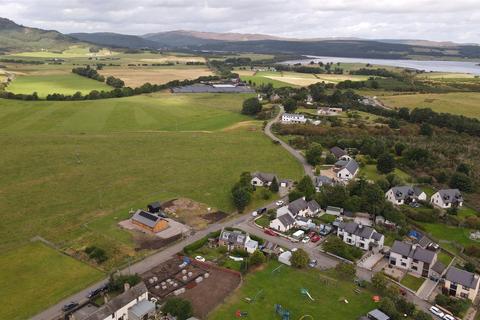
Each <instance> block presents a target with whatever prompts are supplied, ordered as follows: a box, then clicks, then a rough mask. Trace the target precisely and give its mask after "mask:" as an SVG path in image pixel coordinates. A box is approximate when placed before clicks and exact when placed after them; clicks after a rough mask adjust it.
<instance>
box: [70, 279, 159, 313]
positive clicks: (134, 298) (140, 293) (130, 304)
mask: <svg viewBox="0 0 480 320" xmlns="http://www.w3.org/2000/svg"><path fill="white" fill-rule="evenodd" d="M154 312H155V304H154V303H153V302H151V301H149V300H148V290H147V287H146V286H145V284H144V283H143V282H140V283H139V284H137V285H135V286H134V287H132V288H130V287H129V285H128V284H126V285H125V291H124V292H123V293H122V294H120V295H118V296H116V297H115V298H113V299H112V300H110V301H108V302H107V303H105V304H104V305H103V306H101V307H100V308H98V309H96V310H95V311H93V312H92V313H91V314H89V315H88V316H87V317H84V318H82V320H129V319H130V320H137V319H146V318H147V317H148V316H151V315H153V314H154ZM74 315H75V314H74Z"/></svg>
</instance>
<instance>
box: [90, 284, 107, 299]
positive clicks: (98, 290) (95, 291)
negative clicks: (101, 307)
mask: <svg viewBox="0 0 480 320" xmlns="http://www.w3.org/2000/svg"><path fill="white" fill-rule="evenodd" d="M102 291H104V287H103V286H102V287H101V288H97V289H95V290H92V291H90V292H89V293H88V294H87V298H88V299H92V298H94V297H96V296H98V295H99V294H100V293H102Z"/></svg>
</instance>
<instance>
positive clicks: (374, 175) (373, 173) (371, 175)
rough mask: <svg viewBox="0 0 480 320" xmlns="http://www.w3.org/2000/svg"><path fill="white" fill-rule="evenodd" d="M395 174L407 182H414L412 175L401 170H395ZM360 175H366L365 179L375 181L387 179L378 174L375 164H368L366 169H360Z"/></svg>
mask: <svg viewBox="0 0 480 320" xmlns="http://www.w3.org/2000/svg"><path fill="white" fill-rule="evenodd" d="M393 173H394V174H395V175H396V176H397V177H399V178H400V179H402V180H403V181H405V182H411V180H412V178H411V177H410V175H409V174H408V173H406V172H405V171H403V170H401V169H398V168H395V170H394V171H393ZM360 174H361V175H364V176H365V179H367V180H373V181H377V180H378V179H380V178H384V177H385V175H383V174H381V173H380V172H378V170H377V166H376V165H375V164H367V165H366V166H365V167H362V168H360Z"/></svg>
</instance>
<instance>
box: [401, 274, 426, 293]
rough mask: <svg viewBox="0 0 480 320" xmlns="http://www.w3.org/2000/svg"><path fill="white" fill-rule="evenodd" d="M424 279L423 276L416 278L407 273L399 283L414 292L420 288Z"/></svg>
mask: <svg viewBox="0 0 480 320" xmlns="http://www.w3.org/2000/svg"><path fill="white" fill-rule="evenodd" d="M424 281H425V279H423V278H417V277H414V276H412V275H411V274H408V273H407V274H406V275H405V276H404V277H403V279H402V281H400V283H401V284H403V285H404V286H406V287H407V288H410V289H412V290H413V291H415V292H416V291H417V290H418V289H420V287H421V286H422V284H423V282H424Z"/></svg>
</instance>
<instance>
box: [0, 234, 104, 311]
mask: <svg viewBox="0 0 480 320" xmlns="http://www.w3.org/2000/svg"><path fill="white" fill-rule="evenodd" d="M0 265H1V266H2V267H1V268H0V286H1V288H2V290H0V299H1V300H2V301H4V302H5V303H4V304H3V306H2V308H0V318H1V319H9V320H15V319H18V320H21V319H27V318H29V317H30V316H32V315H34V314H36V313H37V312H40V311H42V309H44V308H46V307H48V306H49V305H52V304H54V303H56V302H57V301H59V300H61V299H62V298H64V297H66V296H68V295H70V294H73V293H75V292H77V291H79V290H81V289H82V288H84V287H85V286H86V285H88V284H89V283H93V282H95V281H98V280H100V279H101V278H102V277H104V274H103V273H101V272H100V271H98V270H96V269H93V268H91V267H90V266H88V265H86V264H83V263H81V262H78V261H76V260H74V259H73V258H70V257H68V256H65V255H63V254H61V253H58V252H56V251H55V250H54V249H51V248H49V247H47V246H45V245H43V244H41V243H38V242H37V243H31V244H28V245H25V246H22V247H20V248H19V249H18V250H15V251H9V252H3V253H2V255H1V256H0ZM7 302H8V303H7Z"/></svg>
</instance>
